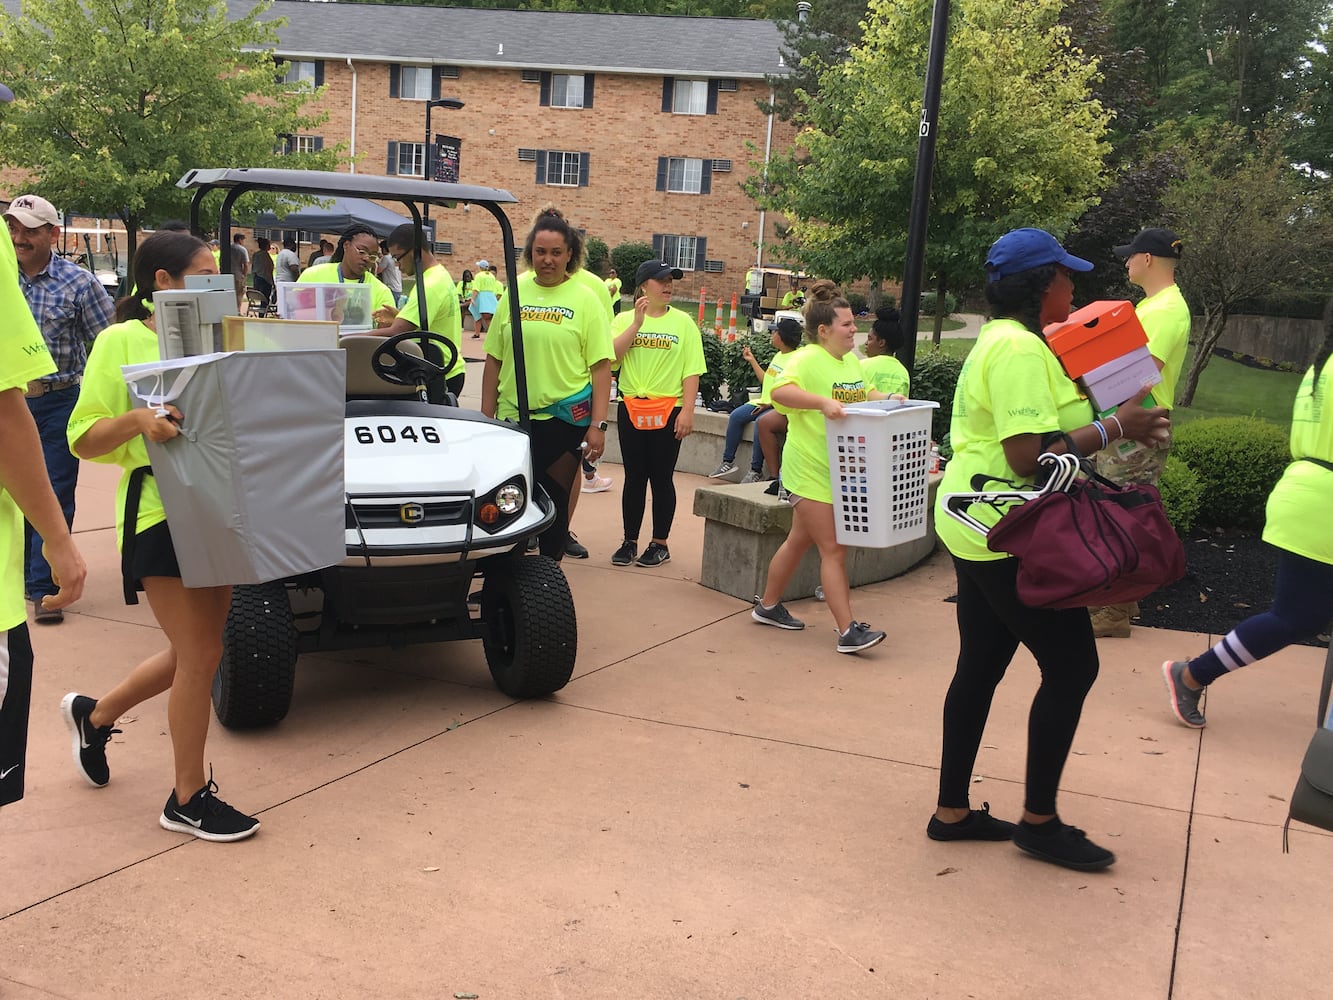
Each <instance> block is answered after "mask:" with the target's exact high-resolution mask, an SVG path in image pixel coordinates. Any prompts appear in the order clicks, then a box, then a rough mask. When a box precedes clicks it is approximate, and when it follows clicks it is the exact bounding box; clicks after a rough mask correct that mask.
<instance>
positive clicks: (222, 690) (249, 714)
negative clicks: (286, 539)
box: [213, 582, 298, 729]
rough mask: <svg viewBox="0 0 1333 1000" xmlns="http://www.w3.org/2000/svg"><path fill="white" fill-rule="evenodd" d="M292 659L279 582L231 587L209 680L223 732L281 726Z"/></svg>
mask: <svg viewBox="0 0 1333 1000" xmlns="http://www.w3.org/2000/svg"><path fill="white" fill-rule="evenodd" d="M297 656H298V650H297V633H296V624H295V622H294V621H293V618H292V606H291V602H290V601H289V599H288V597H287V588H286V587H284V586H283V585H282V583H281V582H278V583H260V584H254V585H244V586H237V587H234V588H232V596H231V609H230V610H229V611H228V612H227V624H226V626H225V627H224V628H223V632H222V661H221V662H220V663H219V664H218V670H217V674H216V676H215V677H214V678H213V709H214V711H215V712H216V713H217V717H218V721H219V722H221V723H222V724H223V725H224V726H225V727H227V728H228V729H255V728H257V727H259V726H270V725H273V724H274V723H276V722H281V721H282V720H283V719H284V718H285V717H286V715H287V710H288V709H289V708H291V704H292V689H293V687H294V686H295V683H296V658H297Z"/></svg>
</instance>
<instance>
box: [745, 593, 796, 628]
mask: <svg viewBox="0 0 1333 1000" xmlns="http://www.w3.org/2000/svg"><path fill="white" fill-rule="evenodd" d="M750 617H751V618H753V619H754V620H755V621H757V622H758V623H759V624H760V625H774V626H776V627H778V628H787V629H791V630H792V631H799V630H800V629H803V628H805V622H803V621H801V620H800V619H799V618H793V617H792V616H791V612H790V611H788V610H787V609H786V608H784V607H783V606H782V602H781V601H778V603H777V604H775V605H773V607H771V608H766V607H764V603H763V602H762V601H758V600H756V601H755V602H754V609H753V610H752V611H751V612H750Z"/></svg>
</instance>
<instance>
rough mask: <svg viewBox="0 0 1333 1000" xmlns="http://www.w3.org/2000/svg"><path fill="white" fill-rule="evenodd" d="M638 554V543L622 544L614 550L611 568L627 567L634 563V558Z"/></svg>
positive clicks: (628, 542) (627, 542)
mask: <svg viewBox="0 0 1333 1000" xmlns="http://www.w3.org/2000/svg"><path fill="white" fill-rule="evenodd" d="M638 554H639V543H638V542H630V541H626V542H624V543H623V544H622V545H621V546H620V548H618V549H616V551H615V555H613V556H612V557H611V565H612V566H628V565H629V564H630V563H632V562H633V561H634V557H635V556H636V555H638Z"/></svg>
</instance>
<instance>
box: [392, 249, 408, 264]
mask: <svg viewBox="0 0 1333 1000" xmlns="http://www.w3.org/2000/svg"><path fill="white" fill-rule="evenodd" d="M411 252H412V251H411V250H404V251H403V252H402V253H396V254H391V255H390V256H392V257H393V262H394V263H395V264H401V263H402V262H403V258H404V257H406V256H407V255H408V254H410V253H411Z"/></svg>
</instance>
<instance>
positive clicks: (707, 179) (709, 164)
mask: <svg viewBox="0 0 1333 1000" xmlns="http://www.w3.org/2000/svg"><path fill="white" fill-rule="evenodd" d="M712 191H713V161H712V160H708V159H706V160H704V170H703V174H702V175H701V176H700V177H699V193H700V194H711V193H712Z"/></svg>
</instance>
